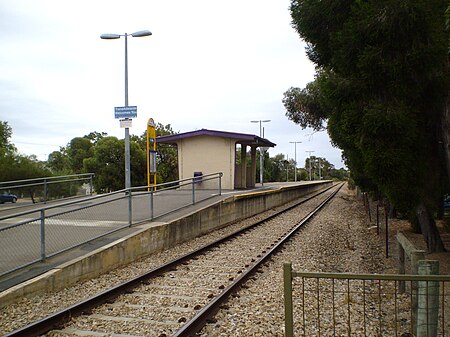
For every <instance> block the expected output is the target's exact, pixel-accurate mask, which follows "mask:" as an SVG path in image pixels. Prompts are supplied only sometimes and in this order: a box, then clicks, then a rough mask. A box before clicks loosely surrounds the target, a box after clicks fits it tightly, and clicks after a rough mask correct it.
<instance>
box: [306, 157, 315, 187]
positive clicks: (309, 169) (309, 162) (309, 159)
mask: <svg viewBox="0 0 450 337" xmlns="http://www.w3.org/2000/svg"><path fill="white" fill-rule="evenodd" d="M305 152H307V153H308V154H309V180H312V179H311V178H312V177H311V153H313V152H315V151H305Z"/></svg>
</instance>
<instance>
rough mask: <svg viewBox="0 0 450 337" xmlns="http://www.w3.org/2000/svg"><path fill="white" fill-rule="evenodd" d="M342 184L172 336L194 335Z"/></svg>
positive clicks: (187, 336)
mask: <svg viewBox="0 0 450 337" xmlns="http://www.w3.org/2000/svg"><path fill="white" fill-rule="evenodd" d="M342 186H343V184H341V185H340V186H339V187H338V188H337V189H336V191H334V192H333V193H332V194H331V195H330V196H328V197H327V198H326V199H325V200H324V201H322V202H321V203H320V204H319V205H318V206H317V207H316V208H315V209H314V210H313V211H312V212H310V213H309V214H308V215H307V216H306V217H305V218H303V219H302V220H301V221H300V222H299V223H297V225H296V226H295V227H294V228H293V229H291V231H290V232H289V233H287V234H286V235H285V236H284V237H283V238H282V239H281V240H279V241H278V242H277V243H276V244H275V245H273V246H272V247H271V248H268V251H266V252H265V253H264V255H262V256H261V257H260V258H259V259H258V260H256V261H255V263H254V264H253V265H252V266H250V267H249V268H248V269H247V270H246V271H245V272H243V273H242V274H241V275H240V276H239V277H238V278H237V279H235V280H234V281H233V283H232V284H230V285H229V286H228V287H227V288H225V289H224V290H223V291H222V292H221V293H220V294H219V295H218V296H216V297H215V298H214V299H213V300H212V301H211V302H210V303H209V304H208V305H206V306H205V307H204V308H203V309H202V310H200V311H199V312H198V313H197V315H195V316H194V317H193V318H192V319H191V320H190V321H189V322H187V323H186V324H185V325H183V327H182V328H181V329H180V330H178V332H177V333H175V334H174V335H173V337H189V336H193V335H195V334H196V333H197V332H199V331H200V330H201V329H202V328H203V326H204V325H205V323H206V322H207V320H208V319H209V318H211V317H213V316H214V315H215V314H216V312H217V311H218V310H219V308H220V306H221V305H222V304H223V303H224V302H225V301H227V299H228V297H230V295H231V294H233V293H235V292H236V291H237V290H238V289H239V288H240V287H241V286H242V285H243V284H244V283H245V282H246V281H247V280H248V279H249V278H250V277H251V276H253V275H254V274H255V273H256V272H257V270H258V269H259V267H260V266H261V265H262V264H263V263H264V262H266V261H267V260H268V259H269V258H270V257H271V256H272V255H274V254H275V253H277V252H278V251H279V249H280V248H281V247H282V246H283V245H284V244H285V243H286V242H287V241H289V240H290V239H291V238H292V236H293V235H294V234H296V233H297V232H298V230H299V229H300V228H302V227H303V226H304V225H305V224H306V223H307V222H308V221H309V220H310V219H311V218H312V217H313V216H314V215H316V214H317V212H319V211H320V210H321V209H322V208H323V207H324V206H325V205H326V204H327V203H328V201H330V200H331V199H332V198H333V197H334V196H335V195H336V194H337V193H338V192H339V190H340V189H341V187H342Z"/></svg>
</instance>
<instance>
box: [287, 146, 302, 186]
mask: <svg viewBox="0 0 450 337" xmlns="http://www.w3.org/2000/svg"><path fill="white" fill-rule="evenodd" d="M289 143H290V144H294V151H295V153H294V165H295V167H294V168H295V171H294V180H295V181H297V144H300V143H301V142H289Z"/></svg>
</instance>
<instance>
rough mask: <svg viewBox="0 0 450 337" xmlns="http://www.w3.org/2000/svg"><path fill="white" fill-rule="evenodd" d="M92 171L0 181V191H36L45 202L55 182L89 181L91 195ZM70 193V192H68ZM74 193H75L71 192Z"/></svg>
mask: <svg viewBox="0 0 450 337" xmlns="http://www.w3.org/2000/svg"><path fill="white" fill-rule="evenodd" d="M94 175H95V174H94V173H81V174H71V175H65V176H57V177H43V178H33V179H23V180H11V181H2V182H0V191H2V190H8V191H10V192H11V191H12V192H15V191H19V192H20V191H23V190H30V189H32V190H33V194H34V193H36V192H38V193H37V194H38V195H39V197H40V199H41V200H40V201H42V202H43V203H47V200H48V197H49V192H50V187H51V186H55V185H56V184H64V183H68V184H73V183H76V182H89V194H90V195H92V191H93V188H92V179H93V177H94ZM34 188H41V189H42V190H40V191H39V190H38V191H35V190H34ZM69 194H70V192H69ZM72 194H76V193H72Z"/></svg>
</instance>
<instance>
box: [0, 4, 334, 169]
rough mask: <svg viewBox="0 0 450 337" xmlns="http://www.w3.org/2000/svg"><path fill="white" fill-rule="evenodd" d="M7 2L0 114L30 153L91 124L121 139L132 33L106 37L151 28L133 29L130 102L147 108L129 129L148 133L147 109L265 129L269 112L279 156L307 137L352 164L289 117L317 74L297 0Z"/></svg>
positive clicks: (210, 124)
mask: <svg viewBox="0 0 450 337" xmlns="http://www.w3.org/2000/svg"><path fill="white" fill-rule="evenodd" d="M0 7H1V10H0V13H2V14H0V27H1V31H0V42H1V43H0V85H1V87H2V90H1V92H0V120H7V121H9V122H10V124H11V126H12V127H13V132H14V135H13V139H12V141H13V142H14V143H16V146H17V147H18V148H19V150H20V151H22V152H24V153H27V154H32V153H34V154H37V155H38V156H39V158H40V159H45V156H46V155H48V154H49V153H50V152H51V151H53V150H55V149H56V150H57V149H58V147H59V146H65V145H66V144H67V143H68V142H69V141H70V140H71V139H72V138H73V137H77V136H83V135H85V134H88V133H89V132H91V131H98V132H101V131H104V132H107V133H108V134H110V135H115V136H118V137H123V134H124V132H123V129H120V127H119V122H118V121H117V120H114V107H115V106H122V105H124V42H125V41H124V38H123V37H122V38H121V39H119V40H101V39H100V35H101V34H102V33H117V34H123V33H125V32H127V33H132V32H135V31H138V30H144V29H148V30H150V31H152V33H153V36H151V37H142V38H133V37H129V38H128V52H129V54H128V57H129V104H130V105H137V106H138V118H136V119H135V120H134V121H133V128H132V129H131V133H133V134H138V135H140V134H142V132H144V130H145V126H146V121H147V119H148V118H149V117H153V118H154V119H155V120H156V121H157V122H161V123H163V124H171V125H172V126H173V129H174V130H176V131H181V132H186V131H191V130H195V129H201V128H209V129H217V130H227V131H236V132H248V133H255V134H258V133H259V126H258V127H257V126H256V124H251V123H250V120H255V119H257V120H259V119H271V120H272V122H271V123H268V125H267V126H265V130H266V136H267V137H268V138H269V139H270V140H271V141H273V142H275V143H277V145H278V146H277V148H276V149H274V150H271V153H272V154H276V153H285V154H289V157H293V156H294V148H293V144H289V141H294V140H300V141H304V143H305V147H306V144H308V148H309V149H317V152H316V154H317V155H320V156H322V157H326V158H329V160H330V161H331V162H332V163H333V164H335V165H336V166H338V167H340V166H342V164H341V161H340V154H339V151H338V150H336V149H333V148H332V147H331V145H330V144H329V141H328V138H327V136H326V134H324V133H322V134H320V135H314V136H313V137H312V139H311V140H308V139H307V138H305V135H306V134H308V131H302V130H300V128H299V127H298V126H297V125H295V124H293V123H292V122H290V121H288V120H287V118H286V117H285V111H284V108H283V105H282V103H281V99H282V97H283V92H284V91H286V90H287V89H288V88H289V87H291V86H300V87H303V86H304V85H305V84H306V83H308V82H309V81H312V80H313V75H314V66H313V65H312V64H311V63H310V62H309V61H308V59H307V57H306V55H305V52H304V47H305V45H304V43H303V42H302V41H301V40H300V39H299V37H298V35H297V33H296V32H295V31H294V30H293V29H292V27H291V25H290V22H291V18H290V15H289V11H288V7H289V0H278V1H269V0H259V1H257V0H247V1H240V0H239V1H238V0H230V1H228V2H223V1H221V2H218V1H215V0H193V1H189V2H188V1H183V0H174V1H170V2H161V1H156V0H149V1H143V0H133V1H126V2H124V1H111V0H109V1H106V0H97V1H88V0H79V1H76V2H66V1H58V0H40V1H33V0H15V1H11V2H8V3H6V2H4V3H3V4H0ZM44 139H45V142H44V141H43V140H44ZM31 144H50V145H52V146H44V145H35V146H33V145H31ZM301 145H302V149H301V150H300V147H298V148H297V151H298V153H300V151H304V149H303V143H302V144H301ZM319 152H320V153H319ZM298 162H299V163H300V160H298Z"/></svg>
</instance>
